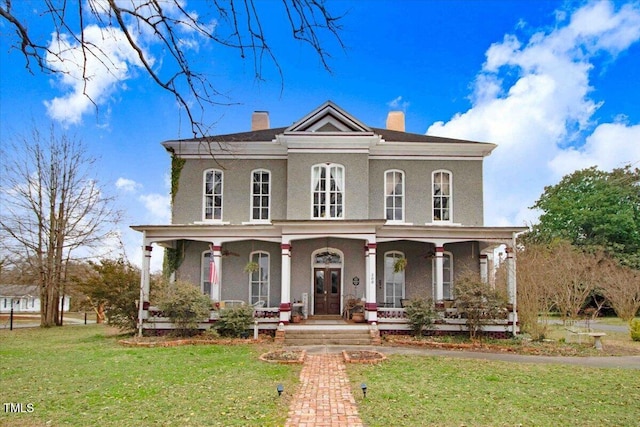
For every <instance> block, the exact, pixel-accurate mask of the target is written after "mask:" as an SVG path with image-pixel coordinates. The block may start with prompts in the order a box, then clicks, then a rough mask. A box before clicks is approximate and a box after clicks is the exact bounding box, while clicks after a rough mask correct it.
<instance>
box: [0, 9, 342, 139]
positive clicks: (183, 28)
mask: <svg viewBox="0 0 640 427" xmlns="http://www.w3.org/2000/svg"><path fill="white" fill-rule="evenodd" d="M41 1H42V5H43V6H44V9H45V12H44V13H43V14H41V15H40V16H38V18H39V19H43V20H46V19H48V20H49V23H50V25H51V28H52V31H51V32H49V33H47V35H46V37H49V34H51V33H53V36H52V38H51V40H38V38H34V37H35V35H34V33H33V32H32V31H31V30H30V25H29V24H30V22H31V21H32V20H34V19H36V18H35V17H34V15H28V14H26V13H24V14H22V15H21V14H20V12H19V11H16V10H15V8H13V7H12V6H13V5H12V3H11V0H0V16H1V17H2V18H3V19H4V20H5V21H6V22H7V23H8V24H9V25H8V28H12V29H13V30H14V32H15V41H14V42H13V46H14V47H15V48H16V49H18V50H20V52H21V53H22V55H23V56H24V57H25V60H26V68H27V69H28V70H29V71H31V72H33V70H32V68H31V63H32V61H35V63H36V64H37V67H38V68H39V69H40V70H41V71H42V72H45V73H51V74H66V75H69V74H70V71H69V70H70V67H79V68H80V69H81V70H82V72H81V73H80V75H81V77H80V78H81V79H82V81H83V82H84V91H83V93H84V95H85V96H86V97H87V98H89V99H90V100H91V102H92V103H93V104H94V106H96V107H97V103H98V100H96V99H93V98H92V94H91V93H90V92H89V91H88V90H87V84H88V83H89V82H90V81H91V78H92V75H91V73H90V72H89V70H88V62H89V60H90V59H91V60H96V61H97V62H98V63H100V64H101V65H102V66H103V67H105V69H106V70H108V71H109V72H111V73H112V75H113V76H115V77H117V75H118V74H117V73H118V72H121V71H122V70H119V69H118V65H117V62H116V59H115V58H113V57H110V56H109V52H106V51H105V50H104V49H103V48H102V47H101V46H100V45H99V44H98V43H96V42H94V41H91V40H90V39H89V38H88V37H87V35H86V34H85V33H86V30H87V29H88V27H89V24H90V23H96V24H97V25H98V26H99V28H100V30H101V31H102V32H103V33H102V35H103V38H108V37H114V34H115V33H113V31H116V30H117V31H119V32H121V33H122V34H123V35H124V37H125V39H126V42H127V44H128V47H129V48H130V49H132V50H133V51H135V53H136V55H137V58H138V60H139V61H140V66H141V67H142V68H143V69H144V71H145V72H146V74H147V75H148V76H149V77H150V78H151V80H152V81H153V82H154V83H155V84H156V85H158V86H159V87H161V88H162V89H163V90H165V91H167V92H169V93H170V94H171V95H172V96H173V97H175V99H176V101H177V103H178V105H179V106H180V107H181V109H182V111H184V113H185V114H186V116H187V117H188V119H189V122H190V125H191V131H192V133H193V136H194V137H203V136H206V132H207V130H208V125H207V124H206V123H204V122H203V119H202V118H201V117H202V116H203V115H204V112H205V110H206V108H208V107H209V106H219V105H228V104H229V101H228V100H227V99H226V98H225V97H224V96H223V95H222V94H221V92H220V91H219V90H217V89H216V84H215V82H214V81H212V80H211V78H210V77H209V76H208V75H207V74H206V71H199V70H196V69H194V67H193V62H194V61H192V59H191V58H190V57H189V55H188V48H186V47H185V43H186V42H187V41H188V40H186V39H185V37H187V36H193V37H197V38H198V39H199V40H206V41H210V42H212V43H214V44H217V45H220V46H223V47H226V48H229V49H232V50H237V51H238V52H239V54H240V57H241V58H245V57H247V56H251V58H252V62H253V69H254V74H255V78H256V79H259V80H260V79H262V76H263V71H264V69H263V66H264V65H265V63H267V62H269V63H271V64H272V65H273V66H275V69H276V70H277V72H278V75H279V76H280V80H281V82H282V81H283V73H282V69H281V68H280V65H279V63H278V60H277V58H276V55H275V53H274V51H273V50H272V46H271V45H270V44H269V43H268V41H267V38H268V37H267V34H266V30H265V27H264V26H263V19H264V17H263V16H261V14H262V13H264V12H263V11H262V12H261V11H260V9H259V8H258V7H257V6H258V4H257V3H256V2H255V0H208V1H206V2H204V1H202V2H200V3H198V6H199V7H208V8H209V9H208V10H209V11H211V16H206V15H204V16H200V15H198V14H196V13H194V12H190V11H189V10H187V8H186V7H185V6H184V2H183V1H182V0H164V1H160V0H107V1H106V2H103V1H100V2H98V1H95V0H88V1H86V2H85V1H78V2H75V3H74V2H67V1H66V0H41ZM71 4H77V8H75V9H74V8H73V7H71V6H70V5H71ZM86 5H88V6H87V7H85V6H86ZM277 5H279V6H280V8H281V13H282V15H283V19H282V20H283V21H284V22H286V23H288V26H289V27H290V29H291V34H292V38H293V39H294V40H297V41H300V42H302V43H303V44H306V45H308V46H310V47H311V49H312V51H313V52H315V54H316V56H317V57H318V59H319V60H320V62H321V64H322V66H323V67H324V68H325V69H326V70H328V71H330V66H329V62H328V59H329V58H330V54H329V49H328V47H327V45H328V44H332V43H337V44H338V46H339V47H340V48H342V49H344V45H343V43H342V40H341V38H340V31H341V26H340V22H341V21H340V20H341V18H342V16H335V15H333V13H332V12H331V11H329V9H328V8H327V6H326V5H325V2H324V0H280V1H279V2H272V3H269V13H277V12H278V11H277ZM208 18H209V19H210V21H207V19H208ZM39 37H40V38H43V37H45V36H39ZM76 45H77V46H78V47H79V48H80V52H81V53H80V57H79V58H76V59H72V58H73V56H72V52H70V51H71V49H75V48H76ZM154 45H159V46H160V47H161V48H162V50H163V51H164V52H165V53H166V56H165V57H164V58H163V63H162V66H161V67H160V66H159V65H158V64H156V63H155V61H154V57H153V56H152V55H151V53H150V52H149V50H148V49H147V48H149V47H151V46H154Z"/></svg>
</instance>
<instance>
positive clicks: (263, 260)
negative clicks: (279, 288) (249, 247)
mask: <svg viewBox="0 0 640 427" xmlns="http://www.w3.org/2000/svg"><path fill="white" fill-rule="evenodd" d="M251 262H252V263H255V264H256V265H257V268H255V269H252V270H251V271H250V272H249V292H250V298H249V299H250V303H251V304H255V303H257V302H258V301H264V303H265V305H267V306H268V305H269V254H268V253H267V252H262V251H258V252H252V253H251Z"/></svg>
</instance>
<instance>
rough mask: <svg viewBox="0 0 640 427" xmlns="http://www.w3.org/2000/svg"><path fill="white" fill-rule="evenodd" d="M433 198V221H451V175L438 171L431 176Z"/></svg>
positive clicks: (447, 172)
mask: <svg viewBox="0 0 640 427" xmlns="http://www.w3.org/2000/svg"><path fill="white" fill-rule="evenodd" d="M431 181H432V183H433V185H432V196H433V221H434V222H438V221H451V219H452V218H451V216H452V215H451V207H452V201H453V200H452V198H453V197H452V196H453V191H452V174H451V172H449V171H445V170H438V171H435V172H433V174H432V176H431Z"/></svg>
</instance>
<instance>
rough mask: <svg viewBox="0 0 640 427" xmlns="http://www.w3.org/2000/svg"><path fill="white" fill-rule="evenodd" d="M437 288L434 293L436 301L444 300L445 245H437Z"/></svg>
mask: <svg viewBox="0 0 640 427" xmlns="http://www.w3.org/2000/svg"><path fill="white" fill-rule="evenodd" d="M435 273H436V274H435V276H436V289H435V293H434V297H435V301H434V302H438V301H442V299H443V298H444V285H443V283H442V280H443V277H444V246H436V271H435Z"/></svg>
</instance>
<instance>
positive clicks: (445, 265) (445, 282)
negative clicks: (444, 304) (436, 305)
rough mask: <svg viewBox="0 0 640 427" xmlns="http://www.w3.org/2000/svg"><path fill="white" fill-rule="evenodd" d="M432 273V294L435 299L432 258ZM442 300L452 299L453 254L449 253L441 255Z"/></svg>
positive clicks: (434, 271)
mask: <svg viewBox="0 0 640 427" xmlns="http://www.w3.org/2000/svg"><path fill="white" fill-rule="evenodd" d="M431 270H432V271H433V294H434V299H435V293H436V291H435V289H436V259H435V258H433V262H432V269H431ZM442 298H443V299H448V300H452V299H453V254H452V253H451V252H444V253H443V254H442Z"/></svg>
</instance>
